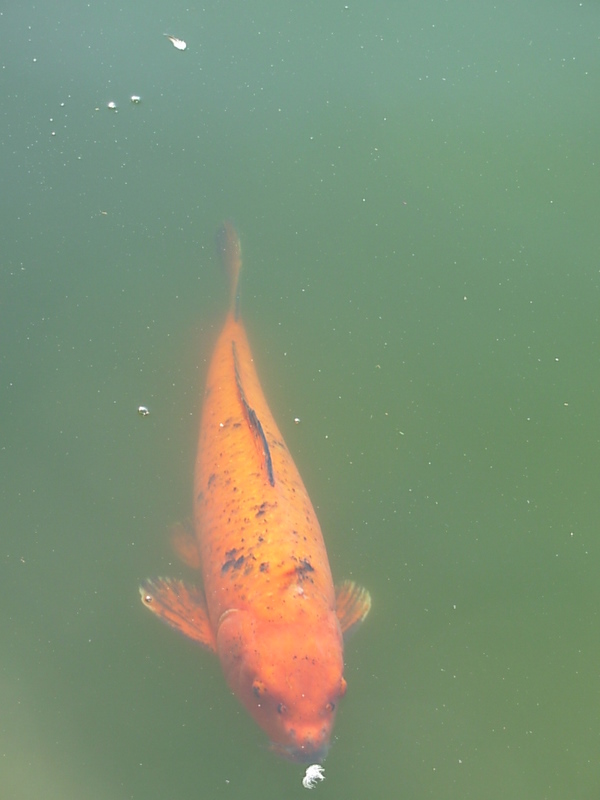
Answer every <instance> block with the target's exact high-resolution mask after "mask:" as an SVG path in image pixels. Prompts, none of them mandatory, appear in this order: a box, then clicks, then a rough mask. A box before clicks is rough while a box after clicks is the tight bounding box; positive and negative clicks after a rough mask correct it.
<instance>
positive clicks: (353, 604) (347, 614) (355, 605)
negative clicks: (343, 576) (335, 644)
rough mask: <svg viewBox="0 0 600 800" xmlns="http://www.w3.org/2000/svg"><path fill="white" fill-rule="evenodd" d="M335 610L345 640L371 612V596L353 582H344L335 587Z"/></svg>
mask: <svg viewBox="0 0 600 800" xmlns="http://www.w3.org/2000/svg"><path fill="white" fill-rule="evenodd" d="M335 610H336V614H337V617H338V619H339V621H340V627H341V629H342V633H343V634H344V638H345V639H347V638H348V636H350V635H351V634H352V633H354V631H355V630H356V629H357V628H358V626H359V625H360V623H361V622H362V621H363V620H364V618H365V617H366V616H367V614H368V613H369V611H370V610H371V595H370V594H369V592H368V591H367V590H366V589H364V588H363V587H362V586H357V584H356V583H354V581H344V582H343V583H341V584H340V585H339V586H337V587H336V597H335Z"/></svg>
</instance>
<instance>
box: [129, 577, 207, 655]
mask: <svg viewBox="0 0 600 800" xmlns="http://www.w3.org/2000/svg"><path fill="white" fill-rule="evenodd" d="M140 595H141V597H142V603H143V604H144V605H145V606H146V608H149V609H150V611H152V612H153V613H154V614H156V616H157V617H159V618H160V619H162V621H163V622H166V623H167V625H170V626H171V627H172V628H175V630H177V631H179V632H180V633H183V634H184V636H187V637H189V638H190V639H193V640H194V641H195V642H199V644H201V645H202V646H203V647H206V648H207V649H208V650H212V651H213V653H214V652H216V650H217V646H216V642H215V635H214V633H213V629H212V626H211V624H210V620H209V618H208V611H207V609H206V600H205V599H204V594H203V593H202V592H201V591H200V589H198V588H197V587H196V586H187V585H186V584H185V583H183V581H177V580H174V579H173V578H153V579H150V578H147V579H146V580H145V581H144V582H143V583H142V585H141V586H140Z"/></svg>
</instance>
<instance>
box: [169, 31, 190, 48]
mask: <svg viewBox="0 0 600 800" xmlns="http://www.w3.org/2000/svg"><path fill="white" fill-rule="evenodd" d="M165 36H166V37H167V39H168V40H169V41H170V42H171V43H172V44H173V47H176V48H177V49H178V50H186V49H187V44H186V43H185V42H184V41H183V39H178V38H177V37H176V36H171V35H170V34H169V33H165Z"/></svg>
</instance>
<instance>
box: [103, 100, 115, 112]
mask: <svg viewBox="0 0 600 800" xmlns="http://www.w3.org/2000/svg"><path fill="white" fill-rule="evenodd" d="M106 107H107V108H110V110H111V111H116V110H117V104H116V103H115V101H114V100H111V101H110V102H109V103H107V104H106Z"/></svg>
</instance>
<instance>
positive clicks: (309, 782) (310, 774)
mask: <svg viewBox="0 0 600 800" xmlns="http://www.w3.org/2000/svg"><path fill="white" fill-rule="evenodd" d="M324 772H325V769H324V768H323V767H322V766H321V765H320V764H311V765H310V767H307V768H306V774H305V775H304V777H303V778H302V786H304V788H305V789H314V788H315V786H316V785H317V781H324V780H325V775H323V773H324Z"/></svg>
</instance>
